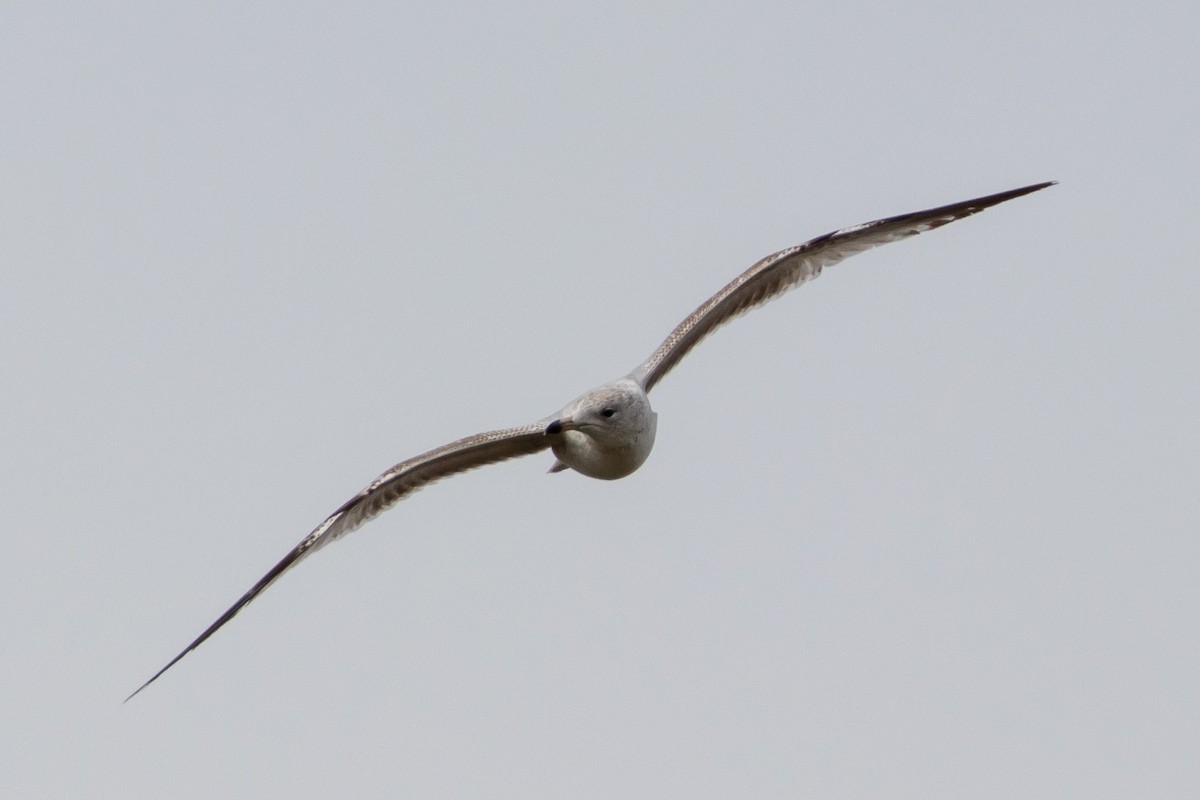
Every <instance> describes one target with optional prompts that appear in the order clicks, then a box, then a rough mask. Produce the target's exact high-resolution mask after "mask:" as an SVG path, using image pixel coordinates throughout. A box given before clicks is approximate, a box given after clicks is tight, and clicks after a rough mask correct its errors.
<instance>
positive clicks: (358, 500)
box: [125, 181, 1053, 700]
mask: <svg viewBox="0 0 1200 800" xmlns="http://www.w3.org/2000/svg"><path fill="white" fill-rule="evenodd" d="M1052 184H1053V181H1051V182H1046V183H1039V184H1034V185H1031V186H1024V187H1021V188H1019V189H1012V190H1010V191H1007V192H1000V193H998V194H993V195H988V196H987V197H980V198H976V199H974V200H966V201H963V202H960V203H952V204H950V205H946V206H940V207H938V208H932V209H928V210H926V211H917V212H913V213H911V214H901V215H899V216H895V217H887V218H884V219H879V220H875V221H874V222H867V223H863V224H861V225H854V226H851V227H849V228H842V229H840V230H836V231H832V232H831V233H827V234H825V235H823V236H818V237H816V238H815V239H810V240H809V241H807V242H805V243H803V244H799V245H796V246H794V247H789V248H787V249H784V250H780V251H779V252H777V253H772V254H771V255H769V256H767V257H766V258H763V259H761V260H760V261H758V262H757V263H755V264H754V265H753V266H751V267H750V268H749V269H747V270H746V271H745V272H743V273H741V274H740V275H738V276H737V277H736V278H734V279H733V280H732V281H730V282H729V283H728V284H726V285H725V286H724V287H722V288H721V290H720V291H718V292H717V293H716V294H714V295H713V296H712V297H710V298H709V299H708V300H706V301H705V302H704V303H702V304H701V305H700V307H699V308H697V309H696V310H695V311H693V312H692V313H691V314H690V315H688V316H687V318H685V319H684V320H683V322H681V323H679V325H677V326H676V327H675V329H674V330H673V331H671V333H670V334H669V335H668V336H667V338H666V339H665V340H664V341H663V342H662V344H660V345H659V346H658V348H657V349H656V350H655V351H654V352H653V353H651V354H650V356H649V358H647V359H646V360H645V361H643V362H642V363H641V364H639V365H638V366H637V367H636V368H635V369H634V370H633V371H632V372H630V373H629V374H628V375H626V376H624V377H621V378H618V379H617V380H615V381H612V382H610V383H606V384H603V385H602V386H598V387H596V388H595V389H592V390H590V391H588V392H585V393H584V394H582V395H580V396H579V397H577V398H576V399H575V400H573V401H571V402H570V403H568V404H567V405H566V406H564V407H563V408H562V409H561V410H560V411H559V412H558V413H557V414H553V415H551V416H549V417H545V418H543V419H541V420H539V421H538V422H534V423H530V424H528V425H523V426H519V427H516V428H505V429H502V430H496V431H488V432H485V433H480V434H476V435H474V436H468V437H466V438H463V439H459V440H457V441H454V442H451V443H449V444H447V445H443V446H442V447H439V448H436V449H434V450H430V451H429V452H427V453H423V454H421V455H419V456H416V457H414V458H411V459H409V460H407V461H402V462H400V463H399V464H396V465H395V466H394V467H392V468H391V469H389V470H387V471H386V472H384V473H383V474H382V475H380V476H379V477H378V478H376V479H375V480H373V481H372V482H371V483H370V484H368V485H367V486H366V487H365V488H364V489H363V490H362V491H360V492H359V493H358V494H356V495H355V496H354V497H352V498H350V499H349V500H348V501H346V502H345V503H344V504H343V505H342V506H341V508H339V509H338V510H337V511H335V512H333V514H331V515H330V516H329V517H327V518H326V519H325V520H324V521H323V522H322V523H321V524H320V525H318V526H317V527H316V528H314V529H313V530H312V532H311V533H309V534H308V535H307V536H306V537H304V539H302V540H301V541H300V543H299V544H297V545H296V546H295V547H293V548H292V549H291V550H290V551H289V552H288V554H287V555H286V556H284V557H283V559H282V560H281V561H280V562H279V563H278V564H276V565H275V566H274V567H272V568H271V570H270V571H269V572H267V574H266V575H264V576H263V577H262V578H261V579H259V581H258V582H257V583H256V584H254V586H252V587H250V589H249V590H248V591H247V592H246V593H245V594H243V595H242V596H241V597H240V598H239V599H238V600H237V602H236V603H234V604H233V605H232V606H231V607H230V608H229V609H228V610H226V611H225V613H224V614H222V615H221V616H220V617H218V618H217V620H216V621H215V622H213V623H212V624H211V625H209V626H208V628H206V629H205V630H204V632H203V633H201V634H200V635H199V636H198V637H196V638H195V639H194V640H193V641H192V643H191V644H189V645H188V646H187V647H185V648H184V649H183V650H182V651H181V652H180V653H179V654H178V655H177V656H175V657H174V658H173V659H171V661H169V662H168V663H167V665H166V666H164V667H163V668H162V669H160V670H159V671H158V672H156V673H155V674H154V675H153V676H152V677H151V678H150V680H148V681H146V682H145V683H143V684H142V685H141V686H140V687H138V689H137V690H136V691H134V692H133V694H131V695H129V697H127V698H125V699H126V700H129V699H130V698H132V697H133V696H134V695H136V694H137V693H138V692H140V691H142V689H145V688H146V687H147V686H149V685H150V684H151V683H153V682H154V681H155V680H156V679H157V678H158V677H159V676H160V675H162V674H163V673H164V672H166V671H167V670H168V669H170V668H171V667H172V666H173V665H174V664H175V663H176V662H178V661H179V660H180V659H181V658H183V657H184V656H185V655H187V654H188V653H189V652H191V651H192V650H194V649H195V648H196V647H197V646H199V645H200V644H201V643H202V642H204V641H205V640H206V639H208V637H210V636H212V635H213V634H214V633H216V632H217V630H219V629H220V628H221V627H222V626H223V625H224V624H225V623H227V622H229V620H230V619H232V618H233V617H234V615H236V614H237V613H238V612H239V611H241V609H242V608H244V607H245V606H246V605H247V604H248V603H249V602H250V601H252V600H253V599H254V598H256V597H257V596H258V595H260V594H262V592H263V591H265V590H266V589H267V587H269V586H270V585H271V584H272V583H274V582H275V581H276V580H277V579H278V578H279V577H280V576H281V575H282V574H283V573H284V572H286V571H288V570H289V569H291V568H292V567H294V566H295V565H296V564H297V563H299V562H300V561H301V560H302V559H303V558H305V557H307V556H308V555H309V554H310V553H312V552H314V551H316V550H318V549H320V548H321V547H324V546H325V545H326V544H328V543H329V542H332V541H335V540H337V539H339V538H341V537H342V536H344V535H345V534H347V533H349V532H350V531H352V530H354V529H355V528H357V527H359V526H360V525H362V524H363V523H364V522H366V521H367V520H370V519H372V518H373V517H375V516H377V515H378V514H380V513H381V512H382V511H384V510H386V509H387V508H390V507H391V506H392V505H394V504H395V503H397V502H398V501H399V500H401V499H402V498H404V497H406V496H408V495H409V494H412V493H413V492H415V491H416V490H418V489H420V488H422V487H423V486H426V485H428V484H430V483H433V482H434V481H437V480H440V479H442V478H446V477H449V476H451V475H455V474H457V473H460V472H465V471H466V470H470V469H474V468H476V467H481V466H484V465H486V464H493V463H496V462H499V461H505V460H507V459H510V458H515V457H518V456H525V455H530V454H532V453H537V452H540V451H543V450H547V449H549V450H551V451H553V453H554V456H555V461H554V463H553V465H552V466H551V467H550V471H551V472H561V471H563V470H566V469H571V470H574V471H575V472H578V473H580V474H582V475H586V476H588V477H590V478H599V479H601V480H615V479H617V478H623V477H625V476H626V475H629V474H631V473H633V472H634V471H636V470H637V469H638V467H640V466H641V465H642V464H643V463H645V461H646V459H647V458H648V457H649V455H650V451H651V450H652V449H653V447H654V433H655V426H656V423H657V419H658V417H657V415H656V414H655V412H654V410H653V409H652V408H651V406H650V397H649V392H650V390H651V389H652V388H654V386H655V385H656V384H657V383H658V382H659V381H660V380H661V379H662V378H663V376H664V375H666V374H667V372H668V371H670V370H671V369H672V368H673V367H674V366H675V365H676V364H677V363H679V361H680V359H682V358H683V357H684V356H685V355H687V353H688V352H690V351H691V349H692V348H693V347H695V346H696V344H697V343H699V342H700V341H701V340H702V339H703V338H704V337H706V336H708V335H709V334H710V333H712V332H713V331H714V330H716V329H717V328H718V327H720V326H721V325H723V324H725V323H726V322H729V321H730V320H731V319H734V318H735V317H737V316H739V315H741V314H743V313H745V312H747V311H749V310H750V309H752V308H757V307H758V306H761V305H763V304H764V303H767V302H769V301H770V300H773V299H775V298H776V297H779V296H780V295H782V294H783V293H785V292H787V291H788V290H790V289H792V288H795V287H796V286H799V285H800V284H802V283H804V282H805V281H807V280H810V279H812V278H815V277H816V276H817V275H819V274H820V273H821V270H822V269H824V268H825V267H827V266H831V265H833V264H836V263H837V262H839V261H841V260H842V259H845V258H847V257H849V256H852V255H855V254H857V253H861V252H863V251H864V250H869V249H871V248H873V247H877V246H879V245H881V244H886V243H888V242H894V241H898V240H900V239H905V238H908V237H910V236H914V235H916V234H918V233H922V232H924V231H928V230H932V229H934V228H938V227H941V226H942V225H946V224H948V223H950V222H953V221H955V220H958V219H962V218H963V217H967V216H970V215H972V214H975V213H977V212H979V211H982V210H983V209H985V208H989V207H991V206H994V205H997V204H999V203H1003V202H1005V201H1006V200H1011V199H1013V198H1016V197H1020V196H1022V195H1026V194H1029V193H1031V192H1036V191H1038V190H1040V189H1044V188H1046V187H1047V186H1050V185H1052Z"/></svg>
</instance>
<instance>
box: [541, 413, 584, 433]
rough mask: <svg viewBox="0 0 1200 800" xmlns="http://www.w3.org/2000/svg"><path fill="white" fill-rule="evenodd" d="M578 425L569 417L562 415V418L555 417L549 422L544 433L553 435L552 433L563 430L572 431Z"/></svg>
mask: <svg viewBox="0 0 1200 800" xmlns="http://www.w3.org/2000/svg"><path fill="white" fill-rule="evenodd" d="M578 427H579V426H578V425H576V424H575V420H573V419H571V418H570V417H563V418H562V419H556V420H554V422H551V423H550V424H549V425H547V426H546V433H548V434H550V435H551V436H553V435H554V434H556V433H562V432H563V431H573V430H575V429H577V428H578Z"/></svg>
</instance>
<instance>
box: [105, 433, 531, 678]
mask: <svg viewBox="0 0 1200 800" xmlns="http://www.w3.org/2000/svg"><path fill="white" fill-rule="evenodd" d="M549 446H550V437H549V436H547V435H546V428H545V425H539V424H533V425H526V426H524V427H520V428H508V429H505V430H499V431H489V432H487V433H480V434H477V435H475V436H468V437H467V438H465V439H459V440H458V441H456V442H451V443H450V444H448V445H445V446H443V447H439V448H437V449H436V450H430V451H429V452H428V453H424V454H422V455H419V456H417V457H416V458H411V459H409V460H408V461H402V462H401V463H399V464H397V465H396V466H394V467H392V468H391V469H389V470H388V471H387V472H385V473H383V474H382V475H380V476H379V477H378V478H376V479H375V480H373V481H371V484H370V485H369V486H367V487H366V488H365V489H363V490H362V491H361V492H359V493H358V494H356V495H355V496H354V497H352V498H351V499H350V500H348V501H347V502H346V503H345V504H344V505H343V506H342V507H341V508H339V509H338V510H337V511H335V512H333V513H332V514H331V515H329V517H328V518H327V519H326V520H325V521H324V522H322V523H321V524H320V525H318V526H317V527H316V528H314V529H313V532H312V533H310V534H309V535H308V536H305V537H304V540H303V541H301V542H300V544H298V545H296V546H295V547H293V548H292V550H291V552H289V553H288V554H287V555H286V556H284V557H283V560H281V561H280V562H279V563H278V564H276V565H275V566H274V567H272V568H271V571H270V572H268V573H267V574H266V575H264V576H262V578H261V579H260V580H259V581H258V583H256V584H254V586H252V587H250V590H249V591H248V592H246V593H245V594H244V595H242V596H241V597H240V598H238V601H237V602H236V603H234V604H233V605H232V606H231V607H230V608H229V610H228V611H226V612H225V613H224V614H222V615H221V616H220V617H219V618H218V619H217V621H216V622H214V623H213V624H212V625H209V626H208V628H207V629H205V631H204V632H203V633H201V634H200V635H199V636H197V637H196V639H195V641H193V642H192V643H191V644H189V645H188V646H187V647H185V648H184V649H183V651H182V652H181V653H180V654H179V655H177V656H175V657H174V658H173V659H171V661H170V662H169V663H168V664H167V665H166V666H165V667H163V668H162V669H160V670H159V671H158V672H156V673H154V676H153V677H152V678H150V680H148V681H146V682H145V683H143V684H142V685H141V686H139V687H138V689H137V691H135V692H134V693H133V694H131V695H129V697H126V698H125V700H126V701H128V700H129V699H130V698H132V697H133V696H134V695H136V694H137V693H138V692H140V691H141V690H142V689H145V688H146V687H147V686H149V685H150V684H151V683H154V681H155V680H156V679H157V678H158V676H160V675H162V674H163V673H164V672H166V671H167V670H168V669H170V668H171V667H172V666H174V665H175V663H176V662H177V661H179V659H181V658H183V657H184V656H185V655H187V654H188V653H190V652H191V651H192V650H194V649H196V647H198V646H199V645H200V644H201V643H202V642H203V641H204V640H205V639H207V638H208V637H210V636H212V635H213V634H214V633H216V632H217V631H218V630H220V628H221V626H222V625H224V624H225V623H226V622H229V620H231V619H233V617H234V616H235V615H236V614H237V613H238V612H239V611H241V610H242V609H243V608H244V607H245V606H246V605H247V604H248V603H249V602H250V601H251V600H253V599H254V598H256V597H258V596H259V595H260V594H262V593H263V592H264V591H266V589H267V587H268V586H270V585H271V584H272V583H274V582H275V581H276V580H277V579H278V578H279V576H280V575H282V574H283V573H285V572H287V571H288V570H289V569H291V568H292V567H294V566H296V564H298V563H300V561H301V559H303V558H304V557H305V556H307V555H308V554H310V553H312V552H314V551H315V550H319V549H320V548H322V547H324V546H325V545H326V544H328V543H329V542H332V541H334V540H335V539H339V538H341V537H342V536H345V535H346V534H347V533H349V532H350V531H352V530H354V529H355V528H357V527H359V526H360V525H362V524H363V523H364V522H367V521H368V520H370V519H372V518H374V517H376V516H378V515H379V514H380V513H382V512H383V511H385V510H387V509H388V508H390V507H391V506H393V505H395V503H397V502H398V501H399V500H401V499H403V498H404V497H406V496H408V495H410V494H412V493H413V492H415V491H417V490H418V489H420V488H422V487H423V486H426V485H427V484H430V483H433V482H434V481H437V480H441V479H442V478H447V477H449V476H451V475H454V474H457V473H459V472H466V471H467V470H470V469H474V468H475V467H482V466H484V465H485V464H493V463H495V462H497V461H504V460H506V459H509V458H515V457H517V456H525V455H530V454H532V453H537V452H539V451H541V450H545V449H546V448H548V447H549Z"/></svg>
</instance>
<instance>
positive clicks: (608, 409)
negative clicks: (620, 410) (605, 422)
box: [600, 406, 617, 418]
mask: <svg viewBox="0 0 1200 800" xmlns="http://www.w3.org/2000/svg"><path fill="white" fill-rule="evenodd" d="M616 413H617V409H615V408H613V407H612V406H605V407H604V408H602V409H600V416H602V417H605V418H607V417H611V416H612V415H613V414H616Z"/></svg>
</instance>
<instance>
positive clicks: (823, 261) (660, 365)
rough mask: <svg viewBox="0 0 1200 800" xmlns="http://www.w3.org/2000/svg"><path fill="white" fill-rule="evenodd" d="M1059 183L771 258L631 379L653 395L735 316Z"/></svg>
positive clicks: (836, 235) (707, 305)
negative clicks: (887, 247)
mask: <svg viewBox="0 0 1200 800" xmlns="http://www.w3.org/2000/svg"><path fill="white" fill-rule="evenodd" d="M1054 183H1055V182H1054V181H1048V182H1046V183H1037V184H1034V185H1032V186H1025V187H1022V188H1020V189H1012V190H1011V191H1007V192H1000V193H999V194H993V195H988V196H987V197H979V198H976V199H974V200H966V201H964V202H961V203H952V204H951V205H948V206H942V207H940V208H931V209H929V210H928V211H916V212H913V213H911V214H901V215H900V216H897V217H888V218H887V219H878V220H875V221H874V222H865V223H863V224H862V225H855V226H853V227H850V228H842V229H841V230H837V231H833V232H832V233H827V234H825V235H824V236H818V237H817V238H815V239H812V240H810V241H807V242H805V243H804V244H800V245H796V246H795V247H789V248H787V249H786V250H780V251H779V252H778V253H774V254H772V255H769V256H767V257H766V258H764V259H763V260H761V261H759V262H758V263H757V264H755V265H754V266H752V267H750V269H748V270H746V271H745V272H743V273H742V274H741V275H739V276H737V277H736V278H734V279H733V281H731V282H730V283H729V284H727V285H726V286H725V287H724V288H723V289H721V291H719V292H717V293H716V294H715V295H713V296H712V297H710V298H709V299H708V300H706V301H705V302H704V304H703V305H701V306H700V307H699V308H697V309H696V310H695V311H693V312H692V313H691V314H690V315H689V316H688V318H687V319H685V320H684V321H683V322H681V323H679V325H678V326H677V327H676V328H675V330H673V331H671V335H670V336H668V337H667V338H666V341H664V342H663V343H662V344H660V345H659V346H658V349H657V350H655V351H654V353H653V354H651V356H650V358H648V359H646V361H645V362H644V363H643V364H642V365H641V366H639V367H638V368H637V369H635V370H634V371H633V372H632V373H630V377H631V378H633V379H634V380H636V381H638V382H639V383H640V384H641V385H642V388H643V389H645V390H646V391H650V389H651V388H653V387H654V385H655V384H656V383H658V382H659V381H660V380H662V377H663V376H664V375H666V374H667V372H669V371H670V370H671V368H672V367H674V366H675V365H676V364H678V363H679V361H680V359H682V358H683V357H684V356H685V355H687V354H688V353H689V352H690V351H691V349H692V348H693V347H695V346H696V345H697V344H699V342H700V340H701V339H703V338H704V337H705V336H707V335H708V334H710V333H712V332H713V331H714V330H716V329H717V328H718V327H720V326H721V325H723V324H725V323H726V322H729V321H730V320H731V319H733V318H734V317H737V316H738V315H740V314H744V313H745V312H747V311H749V310H750V309H752V308H756V307H758V306H761V305H763V304H765V303H767V302H769V301H771V300H774V299H775V298H776V297H779V296H780V295H781V294H783V293H784V292H786V291H788V290H789V289H792V288H795V287H796V286H799V285H800V284H802V283H804V282H805V281H807V280H810V279H812V278H815V277H817V276H818V275H820V274H821V270H822V269H824V268H825V267H828V266H831V265H833V264H836V263H837V262H839V261H841V260H842V259H844V258H849V257H850V256H852V255H855V254H857V253H861V252H863V251H864V250H870V249H871V248H872V247H878V246H879V245H881V244H887V243H888V242H894V241H897V240H899V239H906V238H908V237H909V236H915V235H916V234H918V233H923V232H925V231H930V230H933V229H934V228H940V227H941V226H943V225H946V224H948V223H951V222H954V221H955V220H957V219H962V218H963V217H968V216H970V215H971V214H974V213H976V212H979V211H982V210H983V209H985V208H988V207H989V206H994V205H996V204H998V203H1003V202H1004V201H1005V200H1012V199H1013V198H1014V197H1020V196H1021V195H1025V194H1029V193H1030V192H1036V191H1038V190H1039V189H1044V188H1046V187H1047V186H1052V185H1054Z"/></svg>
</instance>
